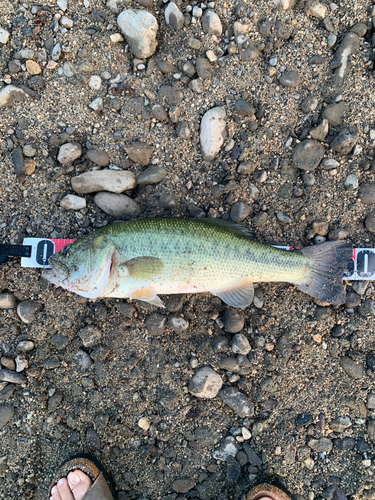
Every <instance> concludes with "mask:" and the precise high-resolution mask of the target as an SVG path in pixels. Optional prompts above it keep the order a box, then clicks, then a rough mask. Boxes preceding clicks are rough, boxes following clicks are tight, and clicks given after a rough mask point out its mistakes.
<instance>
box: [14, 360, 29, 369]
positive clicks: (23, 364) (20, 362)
mask: <svg viewBox="0 0 375 500" xmlns="http://www.w3.org/2000/svg"><path fill="white" fill-rule="evenodd" d="M15 361H16V372H17V373H19V372H22V371H23V370H25V368H27V367H28V366H29V362H28V361H27V359H25V358H23V357H21V356H16V359H15Z"/></svg>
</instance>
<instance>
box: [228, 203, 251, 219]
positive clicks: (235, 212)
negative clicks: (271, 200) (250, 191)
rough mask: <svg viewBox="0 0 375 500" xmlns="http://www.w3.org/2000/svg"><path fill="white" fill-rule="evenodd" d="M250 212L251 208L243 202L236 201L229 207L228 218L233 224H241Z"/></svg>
mask: <svg viewBox="0 0 375 500" xmlns="http://www.w3.org/2000/svg"><path fill="white" fill-rule="evenodd" d="M250 212H251V206H250V205H248V204H247V203H244V202H243V201H237V202H236V203H234V204H233V205H232V206H231V209H230V218H231V220H232V221H233V222H242V221H244V220H245V219H246V217H247V216H248V215H249V214H250Z"/></svg>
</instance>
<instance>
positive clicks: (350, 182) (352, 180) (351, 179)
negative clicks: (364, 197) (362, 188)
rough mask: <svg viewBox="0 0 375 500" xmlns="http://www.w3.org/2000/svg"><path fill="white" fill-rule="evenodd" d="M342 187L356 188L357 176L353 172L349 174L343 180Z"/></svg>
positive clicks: (347, 188) (349, 189)
mask: <svg viewBox="0 0 375 500" xmlns="http://www.w3.org/2000/svg"><path fill="white" fill-rule="evenodd" d="M344 187H345V189H346V191H355V190H356V189H358V177H357V176H356V175H355V174H349V175H348V176H347V177H346V179H345V181H344Z"/></svg>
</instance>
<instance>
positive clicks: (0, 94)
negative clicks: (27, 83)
mask: <svg viewBox="0 0 375 500" xmlns="http://www.w3.org/2000/svg"><path fill="white" fill-rule="evenodd" d="M28 97H29V96H28V94H26V92H25V91H24V90H22V89H19V88H18V87H15V86H14V85H7V86H6V87H3V88H2V89H1V90H0V108H5V107H7V106H11V105H12V104H13V103H14V102H21V101H25V100H26V99H27V98H28Z"/></svg>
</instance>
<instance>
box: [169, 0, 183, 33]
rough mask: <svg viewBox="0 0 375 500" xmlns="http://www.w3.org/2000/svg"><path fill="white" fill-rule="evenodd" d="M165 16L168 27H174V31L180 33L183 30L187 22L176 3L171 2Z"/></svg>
mask: <svg viewBox="0 0 375 500" xmlns="http://www.w3.org/2000/svg"><path fill="white" fill-rule="evenodd" d="M164 16H165V22H166V23H167V25H168V26H172V28H173V29H174V30H176V31H178V30H181V29H182V28H183V26H184V22H185V18H184V15H183V13H182V12H181V11H180V9H179V8H178V7H177V5H176V4H175V3H174V2H169V4H168V6H167V8H166V9H165V11H164Z"/></svg>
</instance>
